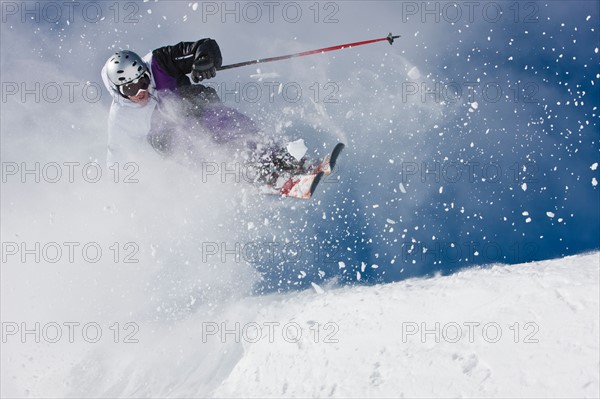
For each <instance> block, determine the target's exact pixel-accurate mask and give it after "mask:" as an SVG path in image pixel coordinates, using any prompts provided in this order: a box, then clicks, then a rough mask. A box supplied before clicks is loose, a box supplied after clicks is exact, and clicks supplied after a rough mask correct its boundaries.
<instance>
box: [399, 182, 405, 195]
mask: <svg viewBox="0 0 600 399" xmlns="http://www.w3.org/2000/svg"><path fill="white" fill-rule="evenodd" d="M400 192H401V193H402V194H406V189H405V188H404V184H402V183H400Z"/></svg>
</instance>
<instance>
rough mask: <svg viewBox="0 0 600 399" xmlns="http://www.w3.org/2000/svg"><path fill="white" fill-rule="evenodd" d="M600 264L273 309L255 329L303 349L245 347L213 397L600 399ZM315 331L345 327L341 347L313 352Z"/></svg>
mask: <svg viewBox="0 0 600 399" xmlns="http://www.w3.org/2000/svg"><path fill="white" fill-rule="evenodd" d="M599 258H600V254H599V253H594V254H589V255H584V256H574V257H568V258H564V259H557V260H552V261H545V262H538V263H531V264H522V265H516V266H494V267H490V268H484V269H474V270H468V271H464V272H461V273H458V274H455V275H452V276H447V277H437V278H431V279H414V280H409V281H404V282H399V283H393V284H389V285H381V286H374V287H355V288H343V289H339V290H334V291H330V292H326V293H325V294H323V295H314V294H312V293H309V292H304V293H302V294H299V295H294V296H293V297H284V298H282V299H279V300H275V301H274V302H272V303H271V304H270V305H269V306H267V307H265V308H264V309H262V310H261V311H260V313H259V315H258V318H257V319H256V321H257V322H258V323H259V324H260V323H264V322H266V321H268V320H278V321H280V322H282V323H284V322H286V321H295V322H296V323H298V324H300V325H301V326H303V331H304V332H305V337H304V338H303V339H301V340H300V342H298V343H297V344H291V343H288V342H286V341H285V340H282V339H276V340H275V342H274V343H273V344H269V343H268V342H263V341H261V342H259V343H257V344H248V345H245V348H244V350H245V353H244V356H243V358H242V359H241V360H240V361H239V362H238V364H237V365H236V366H235V368H234V369H233V371H232V373H231V374H230V375H229V376H228V378H227V379H226V380H225V381H224V382H223V384H222V385H221V386H220V387H219V388H218V389H217V390H216V391H215V392H214V396H220V397H228V396H229V397H231V396H251V397H278V396H290V397H298V396H302V397H435V396H448V397H450V396H452V397H461V396H466V397H489V396H494V397H598V395H599V385H598V375H599V371H600V368H599V367H600V363H599V358H598V353H599V352H598V350H599V348H598V337H599V330H598V310H599V308H598V301H599V295H598V294H599V293H598V289H599V285H598V271H599V269H598V268H599ZM312 322H319V323H321V328H323V327H322V326H323V324H324V323H327V322H332V323H335V324H336V325H338V326H339V330H338V331H337V332H336V333H335V334H333V335H331V337H332V338H337V339H338V340H339V342H338V343H325V342H324V341H325V340H326V339H325V338H326V335H327V333H328V332H329V333H331V332H332V331H333V330H331V329H329V330H328V331H324V330H323V329H322V330H321V331H320V338H319V339H320V342H319V343H316V344H315V343H314V334H309V332H310V329H309V325H310V324H311V323H312ZM422 323H425V325H426V327H427V328H428V329H430V330H433V331H435V330H436V328H435V325H436V324H435V323H440V324H439V325H440V327H439V328H438V329H437V330H438V331H440V332H443V331H444V329H445V332H446V333H447V337H446V338H444V336H443V335H442V334H440V336H437V337H436V336H435V334H431V333H429V334H422V333H423V328H422V327H423V325H422ZM469 323H479V324H478V326H475V324H469ZM494 323H497V324H494ZM515 323H519V327H517V325H516V324H515ZM526 323H530V324H526ZM454 325H460V326H461V327H462V331H461V332H460V333H459V334H457V330H456V329H455V328H453V327H454ZM468 325H472V326H473V330H472V331H473V336H472V341H473V342H470V341H471V338H470V337H469V329H468V328H467V326H468ZM486 325H488V327H487V330H486V331H487V332H486V333H484V331H483V330H484V328H485V326H486ZM415 326H417V328H418V329H419V330H418V332H415V333H414V334H413V331H414V330H413V328H414V327H415ZM496 326H499V328H500V330H499V331H501V337H499V338H498V342H496V343H494V342H493V341H495V340H496V335H495V332H496V331H497V329H496ZM525 326H527V327H525ZM511 327H512V329H511ZM516 331H519V332H520V334H518V335H517V334H516ZM460 335H462V338H460V339H457V338H458V337H459V336H460ZM454 341H456V342H454ZM515 341H517V342H515Z"/></svg>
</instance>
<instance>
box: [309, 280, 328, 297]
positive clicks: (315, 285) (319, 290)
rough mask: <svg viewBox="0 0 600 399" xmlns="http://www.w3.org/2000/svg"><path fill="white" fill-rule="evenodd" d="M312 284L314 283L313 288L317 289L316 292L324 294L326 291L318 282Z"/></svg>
mask: <svg viewBox="0 0 600 399" xmlns="http://www.w3.org/2000/svg"><path fill="white" fill-rule="evenodd" d="M310 285H312V287H313V289H314V290H315V292H316V293H317V294H323V293H324V292H325V291H323V288H321V287H319V286H318V285H317V284H315V283H313V282H311V283H310Z"/></svg>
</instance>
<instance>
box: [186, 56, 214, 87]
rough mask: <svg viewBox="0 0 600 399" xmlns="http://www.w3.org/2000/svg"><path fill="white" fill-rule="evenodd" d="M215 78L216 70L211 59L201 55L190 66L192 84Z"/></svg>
mask: <svg viewBox="0 0 600 399" xmlns="http://www.w3.org/2000/svg"><path fill="white" fill-rule="evenodd" d="M215 76H217V68H215V64H214V62H213V61H212V59H211V58H210V57H209V56H207V55H203V56H201V57H199V58H198V59H197V60H196V61H195V62H194V65H192V80H193V81H194V83H198V82H201V81H202V80H204V79H210V78H214V77H215Z"/></svg>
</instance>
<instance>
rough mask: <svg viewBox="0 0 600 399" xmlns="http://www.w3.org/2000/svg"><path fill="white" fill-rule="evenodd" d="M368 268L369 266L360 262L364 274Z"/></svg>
mask: <svg viewBox="0 0 600 399" xmlns="http://www.w3.org/2000/svg"><path fill="white" fill-rule="evenodd" d="M366 268H367V264H366V263H365V262H360V271H361V272H362V273H364V272H365V269H366Z"/></svg>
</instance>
